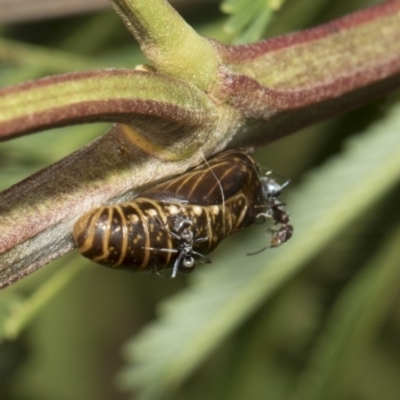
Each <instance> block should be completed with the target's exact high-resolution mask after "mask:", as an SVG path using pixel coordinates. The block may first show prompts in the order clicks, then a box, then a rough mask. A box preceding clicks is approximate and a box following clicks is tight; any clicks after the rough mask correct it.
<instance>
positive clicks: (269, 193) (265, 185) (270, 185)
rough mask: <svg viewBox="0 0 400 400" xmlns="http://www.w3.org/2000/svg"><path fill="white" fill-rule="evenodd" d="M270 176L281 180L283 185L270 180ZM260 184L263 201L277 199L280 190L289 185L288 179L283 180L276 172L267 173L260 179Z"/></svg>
mask: <svg viewBox="0 0 400 400" xmlns="http://www.w3.org/2000/svg"><path fill="white" fill-rule="evenodd" d="M270 175H275V176H276V177H278V178H280V179H278V180H283V183H278V181H277V180H275V179H273V178H271V177H270ZM260 182H261V187H262V190H263V193H264V197H265V199H271V198H277V197H279V196H280V195H281V193H282V190H283V189H284V188H285V187H286V186H287V185H289V183H290V179H287V178H285V177H284V176H283V175H280V174H278V173H277V172H274V171H267V172H266V173H265V175H264V176H261V177H260Z"/></svg>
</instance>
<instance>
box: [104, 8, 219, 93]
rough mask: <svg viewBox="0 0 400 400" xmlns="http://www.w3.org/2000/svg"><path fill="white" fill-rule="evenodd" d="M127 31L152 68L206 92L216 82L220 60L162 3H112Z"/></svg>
mask: <svg viewBox="0 0 400 400" xmlns="http://www.w3.org/2000/svg"><path fill="white" fill-rule="evenodd" d="M112 4H113V6H114V8H115V10H116V12H117V13H118V15H119V16H120V17H121V19H122V20H123V22H124V23H125V25H126V27H127V28H128V29H129V31H130V32H131V33H132V34H133V35H134V36H135V37H136V39H137V40H138V42H139V43H140V46H141V48H142V51H143V52H144V54H145V56H146V57H147V58H148V59H149V60H150V61H151V62H152V63H153V65H154V67H156V68H157V69H158V70H160V71H163V72H165V73H167V74H170V75H173V76H175V77H178V78H181V79H185V80H186V81H189V82H192V83H193V84H195V85H196V86H197V87H198V88H200V89H202V90H207V89H208V88H209V87H210V86H211V85H212V84H213V83H214V81H215V80H216V73H217V68H218V64H219V59H218V56H217V53H216V51H215V50H214V48H213V47H212V45H211V44H210V42H209V41H208V40H206V39H205V38H203V37H201V36H200V35H198V34H197V33H196V32H195V31H194V30H193V29H192V28H191V27H190V26H189V25H188V24H186V22H185V21H184V20H183V19H182V18H181V17H180V16H179V14H178V13H177V12H176V11H175V10H174V9H173V8H172V7H171V6H170V5H169V4H168V2H167V1H164V0H112Z"/></svg>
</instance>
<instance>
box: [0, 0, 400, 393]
mask: <svg viewBox="0 0 400 400" xmlns="http://www.w3.org/2000/svg"><path fill="white" fill-rule="evenodd" d="M28 3H29V13H28V12H26V10H27V8H26V7H27V6H26V5H27V4H28ZM85 3H87V6H86V7H85V8H83V7H82V4H81V2H76V4H75V6H74V7H72V4H74V2H71V1H67V0H57V1H56V0H53V1H52V2H51V4H52V7H53V6H54V10H52V7H50V8H49V7H48V4H49V3H48V2H46V1H44V0H30V1H29V2H28V1H24V0H18V1H15V0H5V1H1V0H0V22H1V25H0V87H5V86H8V85H11V84H15V83H19V82H24V81H27V80H31V79H36V78H39V77H42V76H46V75H50V74H59V73H64V72H68V71H74V70H83V69H92V68H102V67H128V68H130V67H133V66H135V65H136V64H139V63H144V62H145V60H144V59H143V57H142V55H141V54H140V51H139V49H138V46H137V44H136V42H135V40H134V39H133V38H132V37H131V36H130V34H129V33H128V31H127V30H126V29H125V27H124V25H123V24H122V22H121V21H120V19H119V18H118V17H117V16H116V14H115V13H114V12H113V11H112V9H111V7H110V6H109V4H108V2H107V1H105V0H98V1H94V0H92V1H90V2H85ZM373 3H377V2H372V1H367V0H355V1H352V2H348V1H344V0H336V1H333V0H320V1H318V2H316V1H315V0H296V1H295V0H286V1H284V0H281V1H279V0H277V1H273V0H270V1H266V0H261V1H254V0H235V1H233V0H232V1H225V2H222V3H221V2H219V1H211V0H210V1H204V0H203V1H195V0H186V1H184V0H181V1H175V2H173V5H174V6H175V7H176V8H177V10H178V11H179V12H180V13H181V15H182V16H183V17H184V18H185V20H186V21H187V22H188V23H190V24H191V25H192V26H193V27H194V28H195V29H196V30H197V31H198V32H199V33H201V34H202V35H204V36H207V37H212V38H215V39H217V40H220V41H222V42H224V43H246V42H251V41H256V40H259V39H260V38H266V37H273V36H276V35H280V34H283V33H285V32H292V31H295V30H299V29H304V28H307V27H312V26H315V25H317V24H319V23H323V22H325V21H329V20H332V19H335V18H338V17H340V16H342V15H345V14H348V13H350V12H353V11H355V10H358V9H361V8H364V7H367V6H369V5H371V4H373ZM17 4H18V6H16V5H17ZM22 10H24V11H23V12H22ZM3 11H4V12H3ZM398 99H399V96H398V93H397V94H396V93H394V94H392V95H390V96H387V97H386V98H383V99H381V100H380V101H378V102H375V103H373V104H370V105H368V106H365V107H363V108H361V109H358V110H356V111H353V112H351V113H348V114H346V115H343V116H340V117H337V118H334V119H331V120H329V121H326V122H323V123H320V124H318V125H315V126H312V127H310V128H308V129H304V130H302V131H300V132H298V133H296V134H294V135H290V136H289V137H286V138H284V139H281V140H279V141H277V142H274V143H272V144H270V145H269V146H267V147H265V148H261V149H258V150H257V151H256V153H255V158H256V159H257V160H258V162H259V163H260V164H261V165H263V166H265V167H266V168H268V169H273V170H274V171H276V172H278V173H279V174H282V175H283V176H286V177H288V178H290V179H291V184H290V187H289V188H288V189H285V193H283V195H282V199H283V201H284V202H286V203H287V209H288V211H289V212H290V213H291V215H292V221H293V225H294V229H295V232H294V237H293V239H292V240H291V241H289V242H288V243H287V244H286V245H285V246H283V247H282V248H279V249H270V250H267V251H265V252H263V253H262V254H260V255H257V256H253V257H247V256H246V252H251V251H254V250H257V249H258V248H261V247H263V245H264V243H265V227H263V226H255V227H253V228H252V229H249V230H248V231H246V232H243V233H241V234H238V235H235V236H233V237H231V238H229V239H227V240H226V241H224V243H223V244H221V246H220V247H219V248H218V249H217V251H215V253H213V254H212V260H213V264H211V265H204V266H203V265H199V266H198V268H197V270H196V271H195V272H194V273H193V274H192V275H190V276H179V277H178V278H177V279H173V280H169V279H161V278H160V277H158V276H156V275H151V274H129V273H124V272H118V271H111V270H107V269H105V268H103V267H100V266H98V265H95V264H93V263H90V262H89V261H87V260H86V259H84V258H83V257H81V256H79V254H78V253H77V252H73V253H71V254H68V255H66V256H64V257H62V258H61V259H60V260H57V261H56V262H53V263H52V264H50V265H48V266H46V267H44V268H42V269H40V270H39V271H37V272H35V273H34V274H32V275H30V276H28V277H26V278H24V279H23V280H21V281H19V282H18V283H16V284H14V285H12V286H10V287H9V288H7V289H5V290H3V291H2V292H0V337H1V342H0V398H1V399H4V400H20V399H21V400H22V399H25V400H36V399H40V400H53V399H57V400H70V399H71V400H72V399H86V400H92V399H93V400H95V399H96V400H111V399H112V400H119V399H121V400H123V399H129V398H131V399H164V398H165V399H204V398H205V397H207V398H209V399H229V400H230V399H233V400H241V399H252V400H258V399H260V400H261V399H268V400H281V399H282V400H283V399H285V400H286V399H307V400H310V399H321V400H322V399H323V400H326V399H338V398H340V399H343V400H345V399H357V400H375V399H385V400H391V399H393V400H394V399H398V393H400V383H399V380H398V376H399V374H400V341H399V336H400V302H399V287H400V271H399V270H400V258H399V257H400V254H399V250H398V249H397V247H399V246H396V244H397V243H398V240H400V230H399V222H400V209H399V207H398V204H399V199H400V186H399V184H398V182H399V178H400V165H399V161H398V160H400V155H399V157H398V158H396V151H397V149H400V146H399V145H400V143H397V141H398V139H396V132H400V121H399V117H398V115H400V114H399V113H400V106H399V105H398ZM0 112H1V110H0ZM107 129H108V125H106V124H93V125H85V126H77V127H67V128H62V129H57V130H51V131H47V132H43V133H38V134H35V135H30V136H26V137H23V138H19V139H15V140H12V141H9V142H5V143H1V144H0V190H3V189H6V188H8V187H9V186H11V185H13V184H14V183H16V182H19V181H20V180H22V179H24V178H25V177H27V176H29V175H31V174H32V173H34V172H36V171H38V170H40V169H41V168H43V167H45V166H47V165H50V164H51V163H53V162H55V161H57V160H59V159H61V158H62V157H64V156H66V155H68V154H70V153H71V152H73V151H74V150H76V149H79V148H80V147H82V146H83V145H84V144H86V143H88V142H90V141H91V140H93V139H95V138H96V137H98V136H100V135H101V134H102V133H104V132H105V131H106V130H107ZM397 136H399V135H397ZM397 167H399V168H397ZM0 230H1V227H0ZM15 319H16V320H18V321H19V323H20V328H18V329H16V330H15V331H13V329H12V327H13V323H14V322H15ZM13 321H14V322H13ZM21 321H22V322H21ZM10 332H11V333H10Z"/></svg>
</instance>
